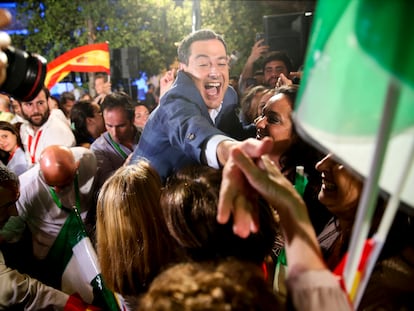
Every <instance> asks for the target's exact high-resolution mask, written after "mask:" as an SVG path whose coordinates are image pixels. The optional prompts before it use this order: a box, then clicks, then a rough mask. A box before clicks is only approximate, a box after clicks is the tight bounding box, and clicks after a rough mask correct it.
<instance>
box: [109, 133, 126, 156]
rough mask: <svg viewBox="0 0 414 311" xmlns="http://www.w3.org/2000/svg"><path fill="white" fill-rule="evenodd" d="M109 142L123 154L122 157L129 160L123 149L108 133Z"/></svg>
mask: <svg viewBox="0 0 414 311" xmlns="http://www.w3.org/2000/svg"><path fill="white" fill-rule="evenodd" d="M108 137H109V140H110V141H111V144H112V146H113V147H114V148H115V149H116V150H117V151H118V152H119V153H120V154H121V156H122V157H123V158H124V160H125V159H126V158H128V155H127V154H126V153H125V152H124V150H122V149H121V147H120V146H119V145H118V144H117V143H116V142H115V141H114V140H113V139H112V137H111V135H110V134H109V133H108Z"/></svg>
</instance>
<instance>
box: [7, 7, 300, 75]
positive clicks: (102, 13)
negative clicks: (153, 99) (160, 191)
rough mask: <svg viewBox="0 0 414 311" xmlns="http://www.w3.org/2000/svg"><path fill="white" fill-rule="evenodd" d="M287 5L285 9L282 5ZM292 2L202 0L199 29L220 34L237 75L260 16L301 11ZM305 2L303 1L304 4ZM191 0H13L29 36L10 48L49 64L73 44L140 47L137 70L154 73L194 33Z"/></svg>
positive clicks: (167, 64)
mask: <svg viewBox="0 0 414 311" xmlns="http://www.w3.org/2000/svg"><path fill="white" fill-rule="evenodd" d="M286 2H289V3H290V4H289V5H286ZM293 3H296V2H295V1H243V0H200V11H201V28H211V29H213V30H215V31H216V32H218V33H220V34H222V35H224V37H225V39H226V41H227V44H228V50H229V53H230V52H232V51H233V50H237V51H239V53H240V55H241V57H240V59H239V61H238V62H237V63H236V64H235V66H234V67H233V68H232V73H234V74H238V73H240V71H241V68H242V66H243V63H244V61H245V60H246V59H247V57H248V55H249V53H250V50H251V47H252V45H253V43H254V37H255V33H256V32H262V31H263V22H262V16H263V15H270V14H278V13H281V12H286V11H289V8H290V10H291V11H293V10H296V11H297V10H300V8H298V7H297V4H296V6H295V5H293ZM302 3H306V2H302ZM192 6H193V1H191V0H184V2H183V5H182V6H176V5H175V3H174V1H173V0H99V1H98V0H70V1H69V0H67V1H62V0H45V1H42V2H40V1H34V0H25V1H17V7H18V12H19V15H18V18H19V19H25V20H27V29H28V31H29V35H28V36H25V37H21V36H18V35H14V36H12V40H13V44H14V45H15V46H18V47H20V48H22V49H26V50H29V51H32V52H36V53H39V54H42V55H43V56H45V57H46V58H47V59H48V60H49V61H50V60H52V59H54V58H56V57H57V56H59V55H61V54H63V53H64V52H66V51H68V50H71V49H73V48H75V47H77V46H81V45H85V44H88V43H94V42H104V41H108V42H109V45H110V48H122V47H134V46H137V47H139V50H140V56H139V60H140V71H145V72H147V73H148V74H149V75H154V74H155V75H156V74H158V73H160V72H162V71H163V70H165V69H166V68H169V67H170V66H171V64H173V63H174V61H175V59H176V51H177V46H176V43H178V42H179V41H180V40H181V39H182V38H183V37H184V36H185V35H187V34H188V33H190V32H191V31H192Z"/></svg>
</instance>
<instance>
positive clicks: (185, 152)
mask: <svg viewBox="0 0 414 311" xmlns="http://www.w3.org/2000/svg"><path fill="white" fill-rule="evenodd" d="M237 109H238V98H237V94H236V92H235V91H234V89H233V88H231V87H229V88H228V89H227V91H226V94H225V96H224V100H223V104H222V108H221V111H220V112H219V114H218V115H217V118H216V124H214V123H213V121H212V120H211V118H210V115H209V113H208V109H207V106H206V105H205V103H204V101H203V99H202V97H201V95H200V92H199V91H198V89H197V88H196V87H195V85H194V83H193V81H192V80H191V78H190V77H188V76H187V74H185V73H184V72H178V76H177V79H176V81H175V82H174V84H173V86H172V88H171V89H170V90H169V91H168V92H167V93H165V94H164V96H163V97H162V98H161V102H160V105H159V106H158V107H157V108H156V109H155V110H154V111H153V112H152V113H151V115H150V117H149V119H148V121H147V123H146V125H145V127H144V130H143V132H142V135H141V138H140V141H139V143H138V146H137V148H136V149H135V151H134V154H133V156H132V159H131V163H132V164H134V163H136V161H137V160H139V159H140V158H145V159H147V160H148V161H149V162H150V164H151V165H152V166H153V167H154V168H155V169H156V170H157V171H158V173H159V174H160V176H161V179H162V180H163V181H165V179H166V178H167V177H168V176H169V175H170V174H171V173H172V172H173V171H175V170H178V169H180V168H182V167H184V166H186V165H190V164H195V163H201V161H202V160H201V154H202V151H203V148H204V146H205V144H206V142H207V141H208V139H209V138H211V137H212V136H213V135H219V134H220V135H226V136H230V137H232V138H234V139H244V138H246V137H247V136H250V135H249V134H246V132H245V131H244V130H243V127H242V125H241V122H240V120H239V118H238V114H237V113H238V112H237Z"/></svg>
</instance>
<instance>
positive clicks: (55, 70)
mask: <svg viewBox="0 0 414 311" xmlns="http://www.w3.org/2000/svg"><path fill="white" fill-rule="evenodd" d="M109 59H110V58H109V45H108V43H96V44H89V45H84V46H80V47H77V48H75V49H73V50H70V51H68V52H66V53H64V54H62V55H60V56H59V57H57V58H56V59H54V60H52V61H51V62H50V63H48V64H47V73H46V78H45V86H46V87H47V88H48V89H51V88H52V87H53V86H54V85H55V84H56V83H58V82H59V81H61V80H62V79H63V78H64V77H65V76H66V75H68V74H69V73H70V72H71V71H75V72H107V73H108V74H109V73H110V63H109Z"/></svg>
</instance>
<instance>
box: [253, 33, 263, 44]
mask: <svg viewBox="0 0 414 311" xmlns="http://www.w3.org/2000/svg"><path fill="white" fill-rule="evenodd" d="M264 38H265V34H264V33H263V32H256V38H255V41H256V42H257V41H259V40H261V39H264ZM260 45H265V42H264V41H263V43H261V44H260Z"/></svg>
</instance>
